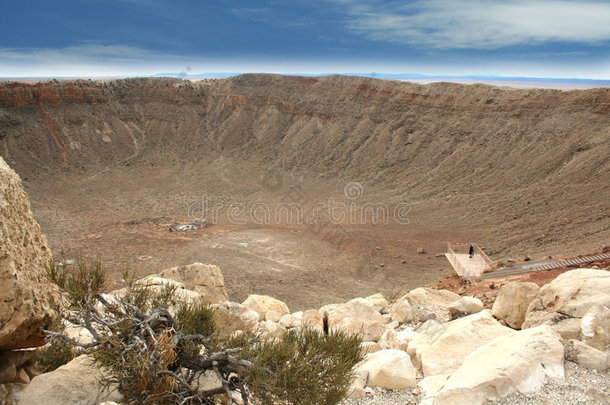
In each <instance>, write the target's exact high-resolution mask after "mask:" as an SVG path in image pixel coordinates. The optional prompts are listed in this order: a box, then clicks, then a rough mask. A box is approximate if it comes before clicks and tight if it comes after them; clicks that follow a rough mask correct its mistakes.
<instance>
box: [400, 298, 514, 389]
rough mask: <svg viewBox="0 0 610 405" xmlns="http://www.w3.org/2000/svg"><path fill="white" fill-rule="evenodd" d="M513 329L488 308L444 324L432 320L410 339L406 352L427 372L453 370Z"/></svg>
mask: <svg viewBox="0 0 610 405" xmlns="http://www.w3.org/2000/svg"><path fill="white" fill-rule="evenodd" d="M511 332H512V329H510V328H507V327H506V326H502V325H500V323H499V322H498V321H496V320H495V319H494V318H493V317H492V316H491V313H490V312H489V311H487V310H486V311H481V312H479V313H476V314H472V315H468V316H465V317H463V318H459V319H456V320H454V321H451V322H447V323H444V324H431V326H430V327H427V328H426V329H425V331H422V333H420V334H419V335H417V336H415V337H414V338H413V339H411V341H410V342H409V346H408V349H407V352H408V353H409V355H410V356H411V358H412V360H413V363H414V364H415V366H416V367H420V366H421V369H422V372H423V374H424V376H426V377H427V376H430V375H437V374H451V373H453V372H454V371H455V370H457V369H458V368H459V367H460V366H461V365H462V362H463V361H464V359H465V358H466V356H468V355H469V354H471V353H472V352H474V351H475V350H477V349H478V348H480V347H481V346H484V345H485V344H487V343H489V342H491V341H492V340H494V339H496V338H498V337H500V336H505V335H508V334H510V333H511Z"/></svg>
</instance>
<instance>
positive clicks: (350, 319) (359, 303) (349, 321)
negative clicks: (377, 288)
mask: <svg viewBox="0 0 610 405" xmlns="http://www.w3.org/2000/svg"><path fill="white" fill-rule="evenodd" d="M319 312H320V314H322V316H326V317H328V327H329V328H330V329H334V328H338V329H343V330H344V331H346V332H348V333H361V334H362V336H363V340H364V341H365V342H377V341H378V340H379V339H380V338H381V335H383V333H384V332H385V328H384V326H383V325H385V324H386V323H387V322H388V320H387V319H386V318H385V317H384V316H383V315H381V313H380V312H379V311H378V310H377V309H376V308H375V306H374V305H373V304H371V303H370V302H369V301H367V300H366V299H364V298H354V299H353V300H351V301H348V302H346V303H345V304H331V305H325V306H323V307H322V308H320V310H319ZM303 321H304V320H303Z"/></svg>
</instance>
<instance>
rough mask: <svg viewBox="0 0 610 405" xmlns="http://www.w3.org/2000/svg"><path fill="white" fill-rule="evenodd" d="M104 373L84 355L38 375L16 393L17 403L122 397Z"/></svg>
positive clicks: (62, 404)
mask: <svg viewBox="0 0 610 405" xmlns="http://www.w3.org/2000/svg"><path fill="white" fill-rule="evenodd" d="M102 378H103V375H102V373H101V372H100V370H98V369H97V368H95V367H93V366H91V358H90V357H88V356H86V355H82V356H80V357H77V358H76V359H74V360H72V361H71V362H69V363H68V364H65V365H63V366H61V367H59V368H58V369H57V370H55V371H52V372H50V373H46V374H41V375H39V376H37V377H34V378H33V379H32V381H31V382H30V384H28V385H27V386H26V387H25V388H24V389H23V390H22V391H20V392H18V393H16V394H15V403H16V405H22V404H23V405H30V404H45V405H70V404H74V405H89V404H91V405H94V404H99V403H100V402H103V401H106V400H107V401H116V402H119V401H120V400H121V395H120V394H119V393H118V392H117V391H116V390H115V388H114V387H113V386H111V387H109V388H108V387H106V388H105V387H103V386H102V385H101V384H100V380H101V379H102Z"/></svg>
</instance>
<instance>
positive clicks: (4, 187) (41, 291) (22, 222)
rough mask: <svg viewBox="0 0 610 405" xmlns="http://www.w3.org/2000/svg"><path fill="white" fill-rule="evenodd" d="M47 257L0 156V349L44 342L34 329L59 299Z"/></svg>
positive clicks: (25, 203) (49, 316)
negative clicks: (46, 267) (47, 272)
mask: <svg viewBox="0 0 610 405" xmlns="http://www.w3.org/2000/svg"><path fill="white" fill-rule="evenodd" d="M50 260H51V253H50V251H49V248H48V247H47V242H46V238H45V237H44V236H43V235H42V234H41V233H40V227H39V226H38V224H37V223H36V221H35V220H34V218H33V217H32V212H31V210H30V202H29V200H28V197H27V195H26V193H25V191H24V190H23V187H22V184H21V179H20V178H19V176H18V175H17V173H15V172H14V171H13V170H12V169H11V168H10V167H9V166H8V165H7V164H6V162H5V161H4V160H3V159H2V158H1V157H0V285H1V286H2V288H1V289H0V350H11V349H21V348H27V347H33V346H40V345H43V344H44V343H45V342H44V336H43V334H42V332H40V329H41V328H42V327H45V326H48V324H49V323H50V322H51V320H52V319H53V318H54V317H55V316H56V315H57V312H56V309H57V308H58V306H59V303H60V296H59V292H58V289H57V287H56V286H55V285H54V284H53V283H51V281H50V280H49V279H48V278H47V276H46V273H45V266H47V265H48V264H49V262H50Z"/></svg>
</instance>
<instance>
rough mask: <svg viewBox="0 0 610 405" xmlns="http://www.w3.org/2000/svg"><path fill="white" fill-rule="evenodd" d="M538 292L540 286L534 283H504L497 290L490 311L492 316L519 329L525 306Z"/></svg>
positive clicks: (525, 309)
mask: <svg viewBox="0 0 610 405" xmlns="http://www.w3.org/2000/svg"><path fill="white" fill-rule="evenodd" d="M539 292H540V287H538V285H537V284H535V283H523V282H512V283H507V284H504V285H503V286H502V287H500V290H499V291H498V296H497V297H496V300H495V302H494V304H493V307H492V309H491V312H492V314H493V316H495V317H496V318H498V319H501V320H503V321H504V322H506V324H507V325H508V326H510V327H511V328H513V329H521V325H523V321H524V320H525V314H526V313H527V308H528V306H529V304H530V302H532V300H533V299H534V298H536V295H537V294H538V293H539Z"/></svg>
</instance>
